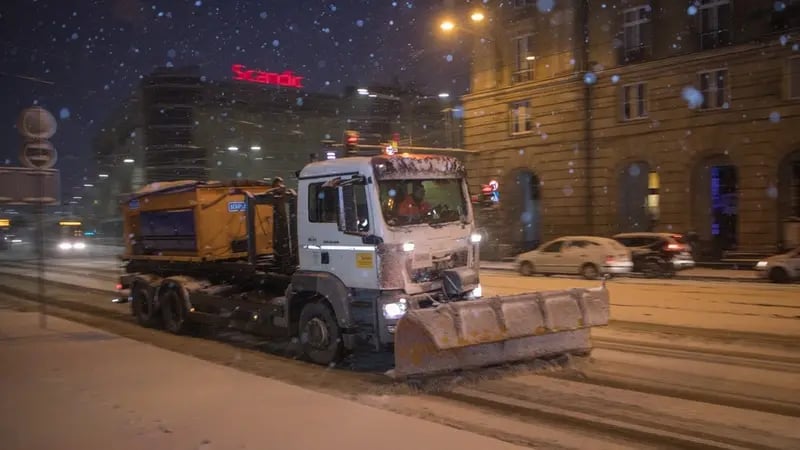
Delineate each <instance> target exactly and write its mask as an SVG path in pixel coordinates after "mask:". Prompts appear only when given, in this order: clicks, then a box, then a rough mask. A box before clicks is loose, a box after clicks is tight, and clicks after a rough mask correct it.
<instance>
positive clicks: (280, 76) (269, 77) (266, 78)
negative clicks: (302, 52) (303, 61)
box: [231, 64, 305, 88]
mask: <svg viewBox="0 0 800 450" xmlns="http://www.w3.org/2000/svg"><path fill="white" fill-rule="evenodd" d="M231 70H232V71H233V74H234V75H233V79H234V80H240V81H247V82H250V83H261V84H275V85H278V86H286V87H293V88H301V87H303V85H302V84H301V82H300V80H302V79H303V78H305V77H300V76H297V75H294V74H293V73H292V72H291V71H290V70H284V71H283V73H277V72H263V71H261V70H252V69H247V68H246V67H245V66H244V65H242V64H234V65H233V66H231Z"/></svg>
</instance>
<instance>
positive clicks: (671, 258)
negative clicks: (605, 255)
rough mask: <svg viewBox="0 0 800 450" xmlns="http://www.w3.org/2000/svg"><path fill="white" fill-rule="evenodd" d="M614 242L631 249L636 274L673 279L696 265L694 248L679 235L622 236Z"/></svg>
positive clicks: (616, 237) (626, 234)
mask: <svg viewBox="0 0 800 450" xmlns="http://www.w3.org/2000/svg"><path fill="white" fill-rule="evenodd" d="M614 239H615V240H616V241H618V242H620V243H621V244H622V245H624V246H626V247H628V248H630V249H631V254H632V256H633V271H634V272H641V273H644V274H646V275H661V276H672V275H674V274H675V272H676V271H680V270H684V269H690V268H692V267H694V266H695V262H694V259H693V258H692V247H691V245H689V243H688V241H687V240H686V238H685V237H684V236H683V235H682V234H677V233H645V232H640V233H620V234H617V235H614Z"/></svg>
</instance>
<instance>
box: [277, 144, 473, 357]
mask: <svg viewBox="0 0 800 450" xmlns="http://www.w3.org/2000/svg"><path fill="white" fill-rule="evenodd" d="M297 202H298V205H297V241H298V263H299V267H298V271H297V272H296V273H295V274H294V276H293V282H292V284H293V288H294V289H297V288H298V285H305V284H307V283H312V282H313V283H317V284H319V283H325V284H329V285H331V286H341V289H343V290H347V291H349V293H350V295H351V296H352V298H353V300H352V302H351V305H353V306H356V305H359V304H362V305H364V314H369V313H367V310H373V311H374V309H372V308H370V307H368V306H367V305H379V308H378V310H379V311H380V315H379V317H378V318H377V319H378V322H379V324H378V328H379V330H378V331H379V332H378V333H377V334H378V336H376V337H378V341H379V344H390V343H391V342H392V334H393V332H394V327H395V325H396V323H397V321H398V320H399V319H400V318H401V317H402V316H403V314H404V313H405V312H406V310H407V309H408V308H410V307H427V306H432V305H434V304H436V303H437V302H438V301H458V300H461V299H472V298H477V297H480V295H481V287H480V280H479V275H478V273H479V271H478V261H479V258H478V243H479V241H480V235H479V234H478V233H476V232H475V229H474V226H473V223H474V222H473V215H472V214H473V213H472V208H471V205H470V198H469V194H468V189H467V184H466V180H465V170H464V167H463V165H462V163H461V162H460V161H458V160H457V159H455V158H452V157H447V156H437V155H408V154H402V155H377V156H355V157H348V158H342V159H334V160H328V161H320V162H314V163H311V164H309V165H307V166H306V167H305V168H304V169H303V170H302V171H300V173H299V176H298V193H297ZM311 280H313V281H311ZM308 288H310V287H303V289H308ZM315 290H319V287H316V288H315ZM353 309H354V316H358V315H359V314H358V313H357V311H358V308H357V306H356V307H355V308H353ZM337 315H338V314H337Z"/></svg>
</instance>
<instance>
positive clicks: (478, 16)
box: [469, 11, 486, 22]
mask: <svg viewBox="0 0 800 450" xmlns="http://www.w3.org/2000/svg"><path fill="white" fill-rule="evenodd" d="M469 18H470V19H472V21H473V22H482V21H483V19H485V18H486V16H485V15H484V14H483V12H481V11H474V12H473V13H472V15H471V16H469Z"/></svg>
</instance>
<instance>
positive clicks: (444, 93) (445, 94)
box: [439, 92, 450, 98]
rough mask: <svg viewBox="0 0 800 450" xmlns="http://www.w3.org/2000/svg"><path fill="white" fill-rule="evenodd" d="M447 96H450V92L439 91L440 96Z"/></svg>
mask: <svg viewBox="0 0 800 450" xmlns="http://www.w3.org/2000/svg"><path fill="white" fill-rule="evenodd" d="M447 97H450V94H448V93H447V92H440V93H439V98H447Z"/></svg>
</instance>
